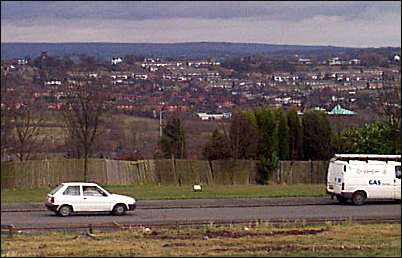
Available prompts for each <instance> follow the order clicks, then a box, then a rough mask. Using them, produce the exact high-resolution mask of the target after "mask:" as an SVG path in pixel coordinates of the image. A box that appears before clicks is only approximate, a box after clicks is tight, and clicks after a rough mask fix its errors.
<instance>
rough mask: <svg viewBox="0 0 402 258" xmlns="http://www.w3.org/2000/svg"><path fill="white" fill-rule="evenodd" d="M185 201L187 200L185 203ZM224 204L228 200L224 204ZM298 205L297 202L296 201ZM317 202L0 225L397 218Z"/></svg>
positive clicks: (12, 220)
mask: <svg viewBox="0 0 402 258" xmlns="http://www.w3.org/2000/svg"><path fill="white" fill-rule="evenodd" d="M187 202H189V201H187ZM227 202H228V201H227ZM229 202H230V201H229ZM298 202H299V203H300V200H299V201H298ZM321 202H322V203H320V202H319V201H318V203H312V204H310V205H308V204H302V205H294V204H293V205H292V202H291V201H289V205H279V206H277V205H266V206H264V205H256V206H246V205H243V206H242V205H234V206H224V205H223V207H216V206H215V207H214V206H209V207H207V206H205V207H200V206H198V207H197V205H193V206H191V205H189V204H191V203H187V204H188V207H174V206H171V207H164V208H161V207H155V208H153V207H149V206H148V208H139V209H137V210H135V211H133V212H128V213H127V215H124V216H120V217H119V216H112V215H109V214H91V215H83V214H77V215H72V216H70V217H66V218H62V217H59V216H56V215H55V214H54V213H52V212H50V211H31V212H16V211H14V212H3V211H2V212H1V224H2V225H8V224H13V225H15V226H16V227H57V226H65V225H86V224H101V223H112V222H117V223H120V224H130V223H132V224H147V225H150V224H153V223H154V224H158V223H166V222H173V223H174V222H175V221H179V222H180V223H183V222H189V221H220V220H226V221H228V220H246V219H247V220H258V219H260V220H279V219H283V220H295V219H300V220H301V219H315V218H317V219H318V218H325V219H331V218H333V219H336V218H352V219H353V218H376V217H392V218H400V216H401V205H400V204H397V203H394V202H371V203H366V204H365V205H363V206H354V205H351V204H346V205H341V204H338V203H337V202H336V201H330V200H328V199H325V201H321Z"/></svg>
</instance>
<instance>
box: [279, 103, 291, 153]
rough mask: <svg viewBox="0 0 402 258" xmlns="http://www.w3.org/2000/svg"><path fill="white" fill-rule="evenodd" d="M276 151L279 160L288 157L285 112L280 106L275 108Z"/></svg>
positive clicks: (287, 132)
mask: <svg viewBox="0 0 402 258" xmlns="http://www.w3.org/2000/svg"><path fill="white" fill-rule="evenodd" d="M277 119H278V120H277V126H278V151H279V159H280V160H288V159H289V127H288V120H287V117H286V113H285V112H284V111H283V109H282V108H280V109H278V110H277Z"/></svg>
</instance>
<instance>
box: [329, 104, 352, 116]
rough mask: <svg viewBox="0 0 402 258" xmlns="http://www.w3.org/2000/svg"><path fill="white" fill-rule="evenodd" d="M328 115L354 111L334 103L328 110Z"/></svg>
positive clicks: (348, 113)
mask: <svg viewBox="0 0 402 258" xmlns="http://www.w3.org/2000/svg"><path fill="white" fill-rule="evenodd" d="M328 114H329V115H355V114H356V113H355V112H353V111H351V110H348V109H345V108H343V107H341V105H339V104H338V105H336V106H335V107H334V108H333V109H332V110H331V111H330V112H328Z"/></svg>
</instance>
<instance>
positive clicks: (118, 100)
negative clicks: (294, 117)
mask: <svg viewBox="0 0 402 258" xmlns="http://www.w3.org/2000/svg"><path fill="white" fill-rule="evenodd" d="M400 78H401V72H400V51H399V52H395V51H386V49H385V50H384V49H382V50H381V51H375V50H373V51H371V50H370V49H368V50H366V51H360V52H358V53H355V54H353V53H352V54H350V53H347V54H345V53H342V52H341V53H339V54H336V55H335V54H334V55H332V54H326V53H322V54H321V55H311V56H308V55H306V54H303V55H298V54H294V55H290V56H289V55H286V56H283V57H282V56H279V55H272V56H269V55H251V56H243V57H237V56H233V57H230V56H229V57H227V58H224V59H222V58H219V59H214V58H205V59H197V58H172V57H144V56H135V55H129V54H128V55H124V56H115V57H112V58H107V59H97V58H95V57H93V56H88V55H78V56H77V55H71V56H52V55H50V54H48V52H47V51H42V52H41V53H38V56H36V57H20V58H13V59H7V60H2V61H1V91H2V98H1V108H2V110H4V109H7V108H8V107H9V106H10V105H12V106H14V108H18V107H19V106H24V104H25V103H24V100H23V99H22V98H17V97H13V96H16V95H18V94H19V93H24V95H29V98H31V100H34V101H35V103H36V108H37V109H39V110H41V111H46V112H50V113H51V114H53V113H57V111H59V110H60V109H62V108H63V105H64V104H63V103H64V100H65V99H66V98H68V92H67V91H68V88H69V87H71V86H72V85H78V84H82V83H84V82H87V81H98V82H100V83H101V84H102V85H103V87H106V88H107V95H108V97H109V102H108V108H109V111H110V112H113V113H115V114H121V115H125V116H126V117H127V116H129V117H130V116H132V117H136V118H138V117H143V118H144V119H145V118H146V119H151V120H146V121H152V120H155V122H154V123H153V122H152V123H151V124H152V126H153V128H154V127H155V128H154V129H152V130H149V128H148V129H147V128H146V126H145V125H144V123H142V126H139V127H140V129H138V128H137V131H136V133H137V134H139V135H136V137H137V138H136V139H137V141H136V142H137V145H138V142H139V140H138V139H139V138H140V139H141V141H142V144H141V146H140V147H138V146H137V147H136V149H141V152H142V155H143V156H145V157H152V155H154V153H153V152H154V150H155V146H157V145H158V141H159V140H158V134H159V130H162V129H161V124H160V123H165V121H164V118H165V117H166V115H167V114H166V113H169V112H170V113H172V112H176V113H180V114H181V116H184V117H186V119H187V120H188V119H190V120H191V121H193V122H191V123H190V127H191V126H192V127H193V129H194V130H187V132H186V133H187V134H192V135H189V136H190V137H188V138H189V139H190V140H189V144H188V145H189V146H190V147H189V150H188V151H189V153H190V154H189V156H190V157H194V158H197V157H200V154H199V153H200V148H201V147H202V145H203V144H205V142H206V141H207V138H208V137H205V136H206V135H211V133H212V131H213V130H214V129H216V128H218V127H219V128H221V129H222V126H224V125H225V123H226V122H229V121H230V120H231V118H232V115H233V113H234V112H236V111H239V110H252V109H255V108H257V107H262V106H264V107H270V108H273V109H275V108H279V107H282V108H284V109H285V110H286V109H288V108H290V107H295V108H296V109H297V112H298V114H299V115H302V114H303V113H304V112H305V111H307V110H311V109H314V110H321V111H324V112H326V113H327V114H328V115H329V116H330V117H331V116H332V117H334V118H335V117H349V118H348V119H346V120H345V119H344V120H343V121H342V122H338V123H337V125H338V127H340V128H338V129H337V130H341V129H342V128H345V127H348V126H352V125H353V126H363V125H364V124H365V123H370V122H372V121H377V120H385V119H386V118H385V116H386V114H384V112H383V107H384V105H396V106H398V107H399V109H400V100H399V99H398V98H393V99H387V100H386V101H385V100H384V99H383V98H380V97H379V96H380V95H381V92H382V91H383V89H385V88H387V87H388V86H389V87H392V85H395V84H399V83H400ZM387 85H388V86H387ZM52 112H53V113H52ZM109 120H110V119H109ZM158 120H160V121H158ZM162 120H163V121H162ZM190 120H189V121H190ZM197 120H199V121H200V122H201V121H215V122H212V124H211V125H212V126H208V125H207V126H205V125H201V124H200V125H197V124H196V123H197V122H196V121H197ZM110 121H111V120H110ZM59 125H60V124H59ZM115 126H117V125H115ZM137 127H138V126H137ZM204 127H206V128H207V129H205V128H204ZM201 128H203V129H201ZM116 130H117V129H116ZM141 130H143V131H141ZM197 130H199V131H198V132H196V131H197ZM151 131H152V133H151ZM52 137H53V138H52V139H53V140H52V141H51V142H53V143H54V142H56V143H57V138H58V137H59V136H58V135H56V136H52ZM109 137H110V139H111V141H113V138H114V139H116V137H113V136H110V135H109ZM138 137H139V138H138ZM191 138H193V139H191ZM55 139H56V140H55ZM62 142H63V140H62V139H59V146H62ZM103 142H104V143H105V144H106V142H107V141H103ZM123 142H124V141H123ZM56 145H57V144H56ZM107 145H109V147H105V149H107V150H109V151H105V152H106V153H114V154H110V155H108V156H110V157H115V156H116V155H117V154H116V153H118V152H119V146H120V149H124V148H123V147H121V146H123V145H124V144H119V143H114V144H112V143H107ZM110 146H114V147H113V148H112V149H113V151H111V152H110V148H111V147H110ZM54 148H55V149H54V151H55V152H57V150H58V151H59V152H63V151H62V150H61V149H62V147H59V148H57V147H54ZM99 148H100V149H102V148H101V147H99Z"/></svg>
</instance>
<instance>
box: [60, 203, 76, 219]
mask: <svg viewBox="0 0 402 258" xmlns="http://www.w3.org/2000/svg"><path fill="white" fill-rule="evenodd" d="M72 211H73V209H72V208H71V206H68V205H63V206H61V207H60V209H59V212H58V214H59V215H60V216H62V217H67V216H69V215H70V214H71V212H72Z"/></svg>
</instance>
